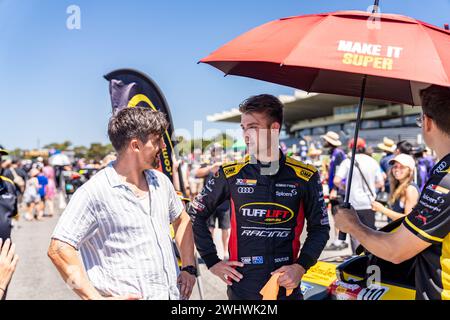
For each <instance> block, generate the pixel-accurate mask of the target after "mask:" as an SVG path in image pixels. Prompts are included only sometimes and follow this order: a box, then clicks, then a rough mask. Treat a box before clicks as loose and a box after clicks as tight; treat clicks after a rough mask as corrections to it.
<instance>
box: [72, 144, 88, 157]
mask: <svg viewBox="0 0 450 320" xmlns="http://www.w3.org/2000/svg"><path fill="white" fill-rule="evenodd" d="M73 152H74V155H75V158H85V157H86V156H87V153H88V148H86V147H85V146H76V147H74V148H73Z"/></svg>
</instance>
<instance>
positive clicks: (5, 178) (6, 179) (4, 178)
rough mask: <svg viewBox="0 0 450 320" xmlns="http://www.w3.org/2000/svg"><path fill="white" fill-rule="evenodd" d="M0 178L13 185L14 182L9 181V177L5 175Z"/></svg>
mask: <svg viewBox="0 0 450 320" xmlns="http://www.w3.org/2000/svg"><path fill="white" fill-rule="evenodd" d="M0 179H1V180H3V181H6V182H9V183H11V184H12V185H13V186H15V184H14V182H13V181H11V179H8V178H7V177H4V176H0Z"/></svg>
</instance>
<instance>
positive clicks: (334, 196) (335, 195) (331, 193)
mask: <svg viewBox="0 0 450 320" xmlns="http://www.w3.org/2000/svg"><path fill="white" fill-rule="evenodd" d="M329 198H330V199H336V198H337V191H336V189H331V191H330V196H329Z"/></svg>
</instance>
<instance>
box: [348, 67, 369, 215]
mask: <svg viewBox="0 0 450 320" xmlns="http://www.w3.org/2000/svg"><path fill="white" fill-rule="evenodd" d="M366 80H367V76H366V75H365V76H364V78H363V81H362V86H361V95H360V97H359V105H358V116H357V117H356V127H355V135H354V137H353V148H352V157H351V161H350V171H349V174H348V178H347V188H346V190H345V200H344V207H345V208H350V190H351V187H352V177H353V167H354V165H355V155H356V142H357V141H358V135H359V128H360V126H361V115H362V107H363V104H364V95H365V92H366Z"/></svg>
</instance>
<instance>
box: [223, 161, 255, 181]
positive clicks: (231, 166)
mask: <svg viewBox="0 0 450 320" xmlns="http://www.w3.org/2000/svg"><path fill="white" fill-rule="evenodd" d="M249 162H250V157H248V156H246V157H245V158H244V161H234V162H231V163H226V164H224V165H223V166H222V169H223V173H224V174H225V178H227V179H228V178H230V177H232V176H234V175H237V174H238V173H239V171H241V170H242V168H243V167H245V166H246V165H247V164H249Z"/></svg>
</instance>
